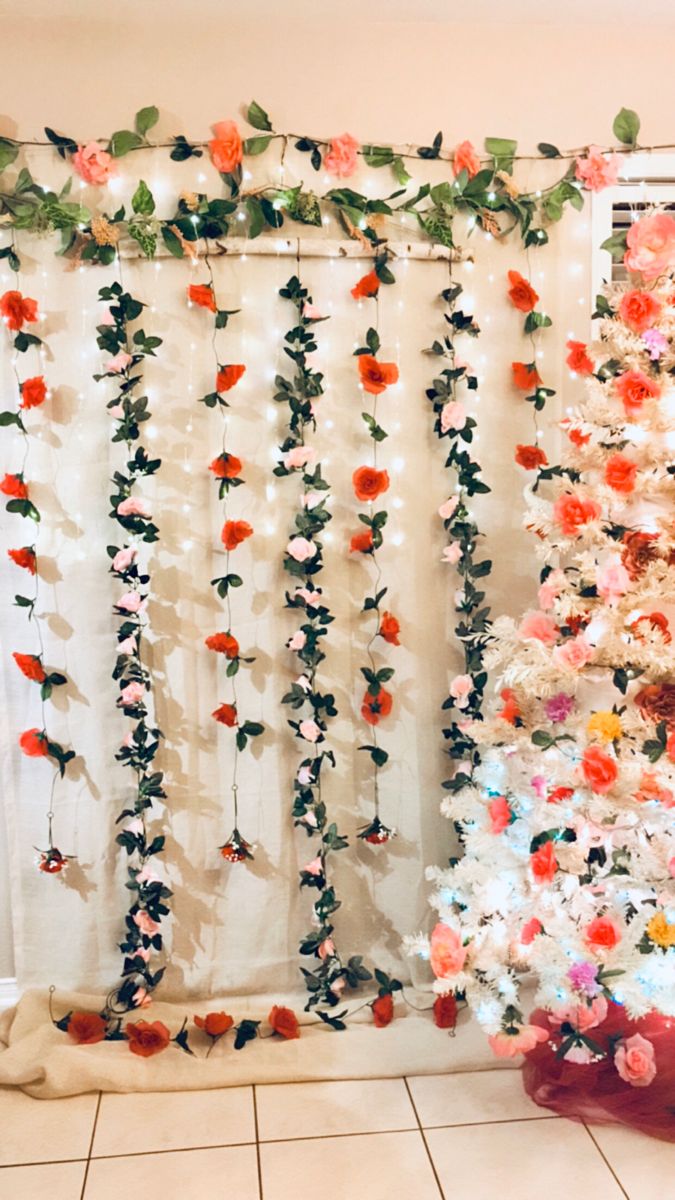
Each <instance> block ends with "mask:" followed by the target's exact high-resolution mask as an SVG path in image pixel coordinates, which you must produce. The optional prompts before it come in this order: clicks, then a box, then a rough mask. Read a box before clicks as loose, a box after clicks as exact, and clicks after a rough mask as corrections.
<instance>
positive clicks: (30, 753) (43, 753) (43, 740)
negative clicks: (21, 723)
mask: <svg viewBox="0 0 675 1200" xmlns="http://www.w3.org/2000/svg"><path fill="white" fill-rule="evenodd" d="M19 745H20V747H21V749H22V750H23V752H24V754H25V755H26V757H27V758H47V756H48V754H49V748H48V746H47V734H46V733H45V731H44V729H27V730H26V731H25V733H22V734H21V737H20V738H19Z"/></svg>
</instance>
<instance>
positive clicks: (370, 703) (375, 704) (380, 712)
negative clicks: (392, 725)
mask: <svg viewBox="0 0 675 1200" xmlns="http://www.w3.org/2000/svg"><path fill="white" fill-rule="evenodd" d="M393 703H394V698H393V696H392V695H391V693H390V692H388V691H386V689H385V688H380V690H379V692H378V693H377V695H376V696H373V695H371V693H370V692H366V694H365V696H364V697H363V703H362V704H361V716H362V717H363V719H364V721H367V722H368V724H369V725H377V724H379V720H380V717H388V716H389V713H390V712H391V709H392V705H393Z"/></svg>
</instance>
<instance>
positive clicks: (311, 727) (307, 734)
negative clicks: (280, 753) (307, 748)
mask: <svg viewBox="0 0 675 1200" xmlns="http://www.w3.org/2000/svg"><path fill="white" fill-rule="evenodd" d="M298 732H299V733H300V736H301V737H303V738H304V739H305V741H306V742H318V740H319V738H320V737H321V730H320V729H319V726H318V725H317V723H316V721H312V720H311V718H308V719H307V720H306V721H301V722H300V724H299V726H298Z"/></svg>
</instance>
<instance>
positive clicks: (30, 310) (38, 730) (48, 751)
mask: <svg viewBox="0 0 675 1200" xmlns="http://www.w3.org/2000/svg"><path fill="white" fill-rule="evenodd" d="M5 257H7V258H8V260H9V265H10V267H11V268H12V270H13V271H14V272H15V274H16V288H15V289H11V290H9V291H7V292H5V293H4V295H2V296H0V316H1V317H2V321H3V323H4V325H5V327H6V330H7V334H8V339H9V341H10V344H11V346H12V348H13V356H14V358H13V366H14V374H15V377H16V382H17V390H18V404H17V407H16V409H9V410H7V411H5V412H1V413H0V426H1V427H5V428H6V427H11V426H13V425H14V426H16V428H17V429H18V430H19V431H20V433H21V435H22V437H23V442H24V454H23V461H22V464H21V470H20V471H18V472H15V473H7V474H5V475H4V477H3V479H2V480H1V481H0V492H1V493H2V495H3V496H5V497H6V498H7V500H6V504H5V508H6V510H7V512H9V513H16V514H17V515H18V516H21V517H24V518H26V519H28V520H32V521H33V522H34V523H35V525H36V528H37V529H38V530H39V526H40V512H39V511H38V509H37V508H36V506H35V504H34V503H33V501H32V499H31V497H30V494H29V485H28V483H27V482H26V479H25V473H26V466H27V463H28V459H29V455H30V436H29V432H30V431H29V427H28V428H27V426H26V424H25V416H26V413H27V412H28V411H29V410H31V409H34V408H39V407H40V406H41V405H43V404H44V403H45V401H46V400H48V399H49V396H50V393H49V390H48V388H47V384H46V382H45V378H44V376H43V374H42V366H43V364H42V353H43V342H42V339H41V338H40V337H38V336H37V334H35V333H31V332H29V330H28V329H27V328H26V326H30V325H34V324H36V323H37V322H38V321H39V319H40V318H39V314H38V304H37V300H33V299H32V298H31V297H29V296H24V295H22V293H21V291H20V290H19V282H20V281H19V276H18V269H19V260H18V257H17V255H16V253H15V251H14V249H13V247H10V248H9V254H6V255H5ZM31 348H34V349H35V350H36V351H37V356H38V362H39V368H40V374H38V375H33V376H31V377H26V378H24V379H21V377H20V373H19V370H18V367H17V362H18V357H19V355H21V354H26V353H27V352H28V351H29V350H30V349H31ZM8 555H9V558H10V559H11V561H12V562H13V563H15V564H16V566H18V567H22V568H23V569H24V570H26V571H28V573H29V574H30V575H31V576H32V577H33V579H34V581H35V583H34V589H33V595H32V596H26V595H24V594H23V593H17V594H16V595H15V597H14V603H15V605H16V606H17V607H18V608H21V609H23V610H24V611H25V612H26V615H27V617H28V620H29V621H32V623H33V628H34V630H35V639H36V648H37V651H38V653H37V654H33V653H25V652H24V651H18V650H17V651H14V653H13V655H12V657H13V658H14V661H15V663H16V665H17V667H18V668H19V670H20V671H21V673H22V675H24V676H25V677H26V679H29V680H31V681H32V682H33V683H37V684H38V685H39V688H40V702H41V714H42V715H41V722H40V727H37V726H36V727H35V728H33V729H26V730H24V732H23V733H22V734H21V736H20V738H19V746H20V747H21V750H22V752H23V753H24V754H25V755H27V756H28V757H29V758H51V759H53V761H54V763H55V765H56V770H55V772H54V778H53V782H52V787H51V794H50V801H49V805H48V811H47V845H46V847H45V848H44V849H38V848H37V847H36V849H37V851H38V854H39V859H38V866H39V869H40V870H41V871H43V872H45V873H46V874H55V873H58V872H60V871H62V870H63V868H64V867H65V866H66V864H67V862H68V859H69V858H70V857H71V856H70V855H67V854H63V853H62V851H61V850H59V849H58V847H57V846H55V845H54V841H53V819H54V813H53V795H54V788H55V785H56V780H57V778H58V776H61V777H63V775H64V773H65V769H66V765H67V764H68V763H69V762H70V760H71V759H73V758H74V757H75V752H74V751H73V750H66V749H64V747H63V746H61V745H60V744H59V743H58V742H55V741H54V739H53V738H51V737H50V736H49V733H48V731H47V716H46V711H45V703H46V701H47V700H49V697H50V696H51V694H52V690H53V689H54V688H55V687H60V686H62V685H63V684H65V683H67V679H66V676H65V675H63V674H62V673H61V672H60V671H51V670H48V669H47V668H46V667H45V665H44V661H43V659H44V647H43V642H42V630H41V624H40V617H39V615H38V613H37V612H36V607H37V602H38V592H39V566H38V559H37V533H36V541H35V542H34V543H32V544H31V545H28V546H20V547H18V548H17V549H12V550H9V551H8Z"/></svg>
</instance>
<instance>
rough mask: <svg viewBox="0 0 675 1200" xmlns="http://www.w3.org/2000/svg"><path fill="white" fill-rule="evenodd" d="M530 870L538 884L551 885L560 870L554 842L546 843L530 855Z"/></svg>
mask: <svg viewBox="0 0 675 1200" xmlns="http://www.w3.org/2000/svg"><path fill="white" fill-rule="evenodd" d="M530 870H531V871H532V874H533V876H534V878H535V880H536V882H537V883H550V882H551V880H552V879H553V877H554V875H555V873H556V871H557V870H558V860H557V859H556V856H555V854H554V851H553V842H544V844H543V845H542V846H539V848H538V849H537V850H535V852H534V854H531V855H530Z"/></svg>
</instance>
